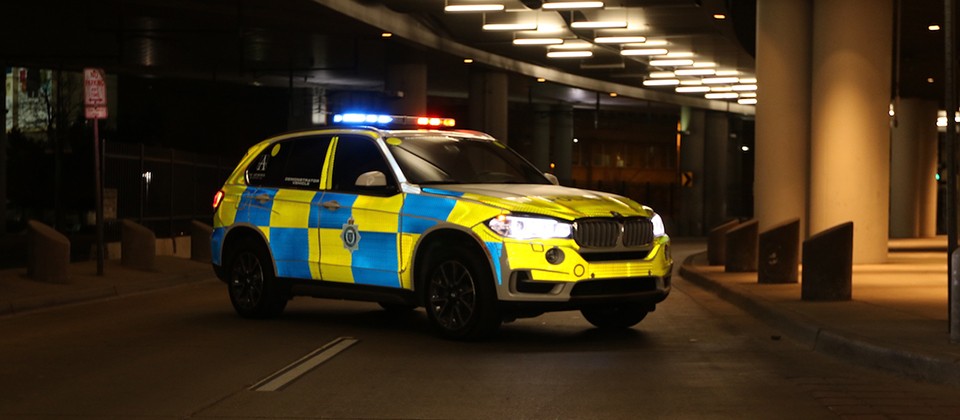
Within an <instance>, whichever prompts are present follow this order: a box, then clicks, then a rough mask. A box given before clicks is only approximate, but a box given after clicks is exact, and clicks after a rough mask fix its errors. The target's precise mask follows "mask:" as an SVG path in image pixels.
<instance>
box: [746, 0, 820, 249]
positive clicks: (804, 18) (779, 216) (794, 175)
mask: <svg viewBox="0 0 960 420" xmlns="http://www.w3.org/2000/svg"><path fill="white" fill-rule="evenodd" d="M812 13H813V11H812V4H811V2H810V0H758V1H757V61H756V63H757V79H758V80H762V81H763V82H762V84H761V87H760V90H759V91H758V92H757V113H756V144H755V145H754V151H755V153H756V154H755V157H756V160H755V163H754V167H755V168H756V170H755V172H754V173H755V174H757V176H756V177H755V179H754V204H753V206H754V216H755V217H756V219H757V221H758V222H759V224H760V231H765V230H767V229H769V228H770V227H772V226H776V225H778V224H780V223H783V222H785V221H787V220H792V219H799V220H800V237H801V238H804V237H806V225H807V192H808V190H809V189H808V187H809V161H810V159H809V150H810V43H811V32H812V31H811V15H812ZM797 246H798V247H799V243H798V244H797Z"/></svg>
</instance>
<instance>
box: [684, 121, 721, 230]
mask: <svg viewBox="0 0 960 420" xmlns="http://www.w3.org/2000/svg"><path fill="white" fill-rule="evenodd" d="M706 115H707V114H706V112H705V111H703V110H699V109H692V108H684V109H683V121H684V123H683V127H682V130H683V135H682V137H681V138H680V171H681V172H690V173H691V174H693V183H692V184H691V185H690V186H689V187H681V190H680V220H679V223H677V228H678V230H679V232H678V234H679V236H702V235H704V234H705V233H706V231H707V229H711V228H713V227H714V226H707V225H705V224H704V218H703V214H704V210H703V208H704V184H705V182H706V174H705V172H704V170H703V165H704V139H705V136H704V128H705V126H706Z"/></svg>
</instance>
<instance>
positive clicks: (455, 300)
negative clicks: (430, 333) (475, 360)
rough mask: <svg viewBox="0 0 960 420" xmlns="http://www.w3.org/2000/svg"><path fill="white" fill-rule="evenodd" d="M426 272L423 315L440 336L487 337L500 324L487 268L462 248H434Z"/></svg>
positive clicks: (491, 281) (472, 254)
mask: <svg viewBox="0 0 960 420" xmlns="http://www.w3.org/2000/svg"><path fill="white" fill-rule="evenodd" d="M432 257H433V258H431V262H430V264H429V266H428V268H427V271H426V275H427V278H426V281H425V288H426V290H425V293H426V309H427V316H428V317H429V318H430V321H431V322H432V323H433V325H434V327H436V329H437V330H438V331H439V332H440V334H442V335H443V336H444V337H447V338H453V339H461V340H470V339H478V338H483V337H487V336H489V335H491V334H493V332H494V331H496V329H497V328H498V327H499V326H500V323H501V319H500V314H499V311H498V310H497V293H496V290H495V289H494V287H493V278H492V276H491V273H490V269H489V268H488V267H486V265H485V264H484V263H483V261H482V260H481V259H479V258H477V257H476V255H475V253H474V252H471V251H470V250H469V249H466V248H463V247H445V248H437V249H435V250H434V254H433V256H432Z"/></svg>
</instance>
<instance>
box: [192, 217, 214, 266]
mask: <svg viewBox="0 0 960 420" xmlns="http://www.w3.org/2000/svg"><path fill="white" fill-rule="evenodd" d="M211 236H213V227H211V226H210V225H207V224H206V223H200V222H198V221H196V220H194V221H192V222H191V223H190V259H191V260H194V261H200V262H210V237H211Z"/></svg>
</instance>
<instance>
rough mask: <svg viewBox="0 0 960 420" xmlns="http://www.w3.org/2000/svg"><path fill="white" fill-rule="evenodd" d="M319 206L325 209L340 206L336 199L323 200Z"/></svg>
mask: <svg viewBox="0 0 960 420" xmlns="http://www.w3.org/2000/svg"><path fill="white" fill-rule="evenodd" d="M321 206H323V208H325V209H327V210H336V209H339V208H340V203H338V202H337V200H330V201H324V202H323V204H321Z"/></svg>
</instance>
